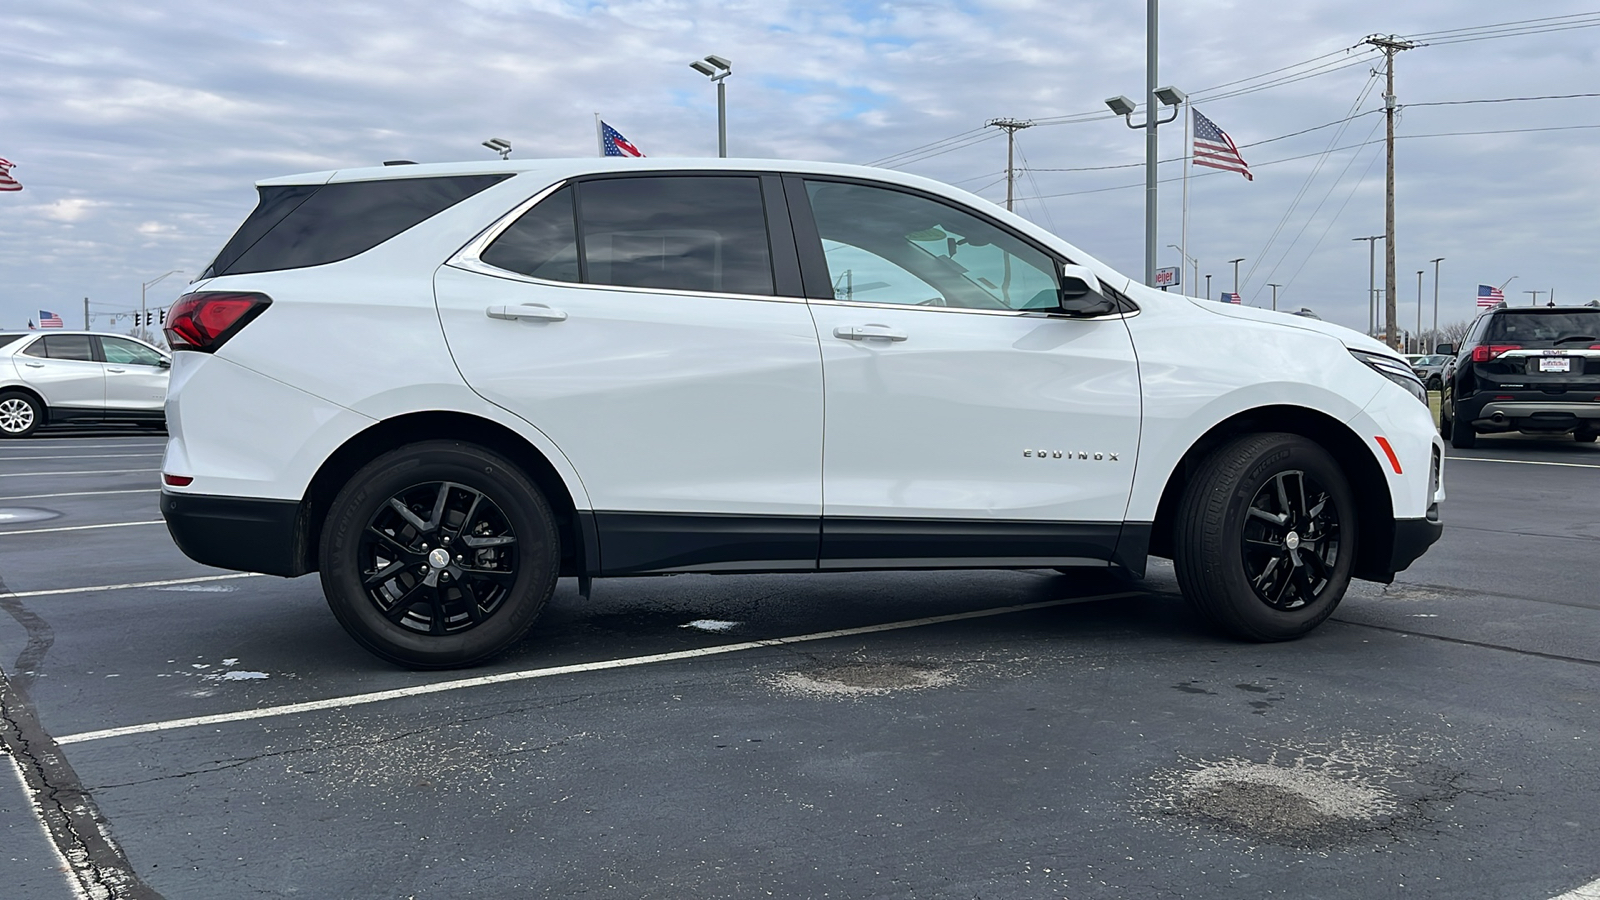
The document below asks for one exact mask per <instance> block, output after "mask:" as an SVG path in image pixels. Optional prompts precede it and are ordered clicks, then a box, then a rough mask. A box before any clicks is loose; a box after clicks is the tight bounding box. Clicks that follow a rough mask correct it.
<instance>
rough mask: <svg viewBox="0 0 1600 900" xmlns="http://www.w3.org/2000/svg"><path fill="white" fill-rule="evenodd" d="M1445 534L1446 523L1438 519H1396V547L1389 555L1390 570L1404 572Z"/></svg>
mask: <svg viewBox="0 0 1600 900" xmlns="http://www.w3.org/2000/svg"><path fill="white" fill-rule="evenodd" d="M1441 534H1444V523H1443V522H1440V521H1439V520H1438V519H1396V520H1395V522H1394V548H1393V549H1392V550H1391V551H1390V555H1389V571H1390V572H1403V571H1405V570H1406V568H1407V567H1408V566H1410V565H1411V564H1412V563H1414V562H1416V561H1417V557H1419V556H1421V555H1422V554H1424V553H1426V552H1427V550H1428V548H1429V547H1432V546H1433V544H1434V542H1435V541H1437V540H1439V536H1440V535H1441Z"/></svg>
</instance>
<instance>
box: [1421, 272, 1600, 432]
mask: <svg viewBox="0 0 1600 900" xmlns="http://www.w3.org/2000/svg"><path fill="white" fill-rule="evenodd" d="M1439 430H1440V431H1441V432H1443V433H1444V435H1445V437H1447V438H1449V440H1450V443H1451V445H1452V446H1455V447H1458V448H1467V447H1471V446H1472V445H1473V444H1475V443H1476V442H1477V438H1478V435H1480V434H1493V433H1504V432H1512V431H1520V432H1522V433H1523V434H1548V435H1560V434H1570V435H1572V436H1573V438H1574V439H1576V440H1579V441H1584V442H1590V441H1593V440H1594V439H1595V436H1596V435H1597V434H1600V301H1592V302H1590V303H1589V304H1588V305H1587V306H1547V307H1523V308H1520V309H1518V308H1512V307H1508V306H1505V305H1504V304H1502V305H1500V306H1497V307H1495V308H1493V309H1491V310H1488V311H1487V312H1485V313H1483V314H1482V315H1480V316H1479V317H1478V318H1477V320H1476V321H1475V322H1473V323H1472V330H1471V331H1470V332H1468V334H1467V339H1466V340H1465V341H1464V342H1463V343H1462V345H1461V347H1460V348H1459V350H1458V351H1457V353H1456V357H1455V359H1454V360H1452V361H1451V362H1450V363H1448V364H1447V365H1446V366H1445V370H1444V395H1443V397H1442V398H1440V403H1439Z"/></svg>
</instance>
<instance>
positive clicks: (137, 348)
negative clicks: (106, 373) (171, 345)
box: [100, 337, 161, 366]
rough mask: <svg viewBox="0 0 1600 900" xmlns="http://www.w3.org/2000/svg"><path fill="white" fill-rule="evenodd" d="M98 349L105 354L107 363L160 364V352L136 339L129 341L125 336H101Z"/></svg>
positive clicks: (131, 364)
mask: <svg viewBox="0 0 1600 900" xmlns="http://www.w3.org/2000/svg"><path fill="white" fill-rule="evenodd" d="M100 350H101V351H102V352H103V353H104V354H105V357H106V362H108V363H115V364H118V365H130V366H159V365H161V354H159V353H157V352H156V351H154V350H152V349H150V348H149V347H146V346H145V345H143V344H141V343H139V342H138V341H130V340H128V339H127V338H115V337H103V338H101V339H100Z"/></svg>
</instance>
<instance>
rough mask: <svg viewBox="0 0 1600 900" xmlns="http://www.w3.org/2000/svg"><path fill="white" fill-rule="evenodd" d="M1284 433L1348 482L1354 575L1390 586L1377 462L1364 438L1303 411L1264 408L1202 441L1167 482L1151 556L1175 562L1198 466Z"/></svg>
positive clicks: (1387, 503) (1389, 501)
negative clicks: (1312, 449)
mask: <svg viewBox="0 0 1600 900" xmlns="http://www.w3.org/2000/svg"><path fill="white" fill-rule="evenodd" d="M1261 432H1284V433H1288V434H1298V435H1300V436H1302V437H1305V438H1308V439H1310V440H1312V441H1315V442H1316V443H1317V445H1318V446H1320V447H1322V448H1323V449H1324V450H1327V451H1328V453H1329V455H1330V456H1332V457H1333V460H1334V463H1335V464H1337V465H1338V466H1339V469H1340V470H1341V471H1342V472H1344V475H1345V477H1346V478H1347V479H1348V480H1349V482H1350V490H1351V493H1353V494H1354V495H1355V497H1356V522H1357V527H1358V529H1359V533H1360V536H1361V539H1360V542H1359V544H1358V546H1357V547H1356V560H1355V568H1354V575H1355V577H1357V578H1363V579H1367V580H1371V581H1383V582H1388V581H1390V580H1392V579H1393V577H1394V575H1393V573H1392V572H1390V571H1389V566H1390V559H1391V555H1392V551H1393V544H1394V499H1393V498H1392V497H1391V496H1390V495H1389V482H1388V479H1387V478H1385V477H1384V474H1383V469H1382V467H1381V466H1379V465H1378V460H1377V457H1376V456H1374V455H1373V453H1372V451H1371V450H1370V449H1369V448H1368V447H1367V446H1366V443H1365V442H1364V441H1363V440H1362V439H1361V436H1360V435H1358V434H1356V433H1355V432H1354V431H1352V430H1350V427H1349V426H1348V425H1345V424H1344V423H1343V422H1340V421H1339V420H1338V419H1335V418H1333V417H1332V416H1329V415H1327V414H1326V413H1322V412H1318V411H1316V410H1314V409H1308V408H1306V407H1303V406H1284V405H1279V406H1262V407H1257V408H1255V409H1249V410H1245V411H1243V412H1239V413H1236V414H1234V415H1232V416H1230V417H1228V418H1226V419H1224V420H1222V421H1221V422H1218V423H1217V424H1216V425H1214V426H1212V427H1211V429H1210V430H1209V431H1207V432H1206V433H1205V434H1203V435H1201V436H1200V438H1199V439H1198V440H1196V441H1195V442H1194V443H1193V444H1192V445H1191V446H1190V447H1189V449H1188V450H1187V451H1185V452H1184V454H1183V457H1182V458H1181V459H1179V460H1178V464H1177V466H1176V467H1174V468H1173V470H1172V472H1171V473H1170V474H1169V475H1168V476H1167V482H1166V485H1165V486H1164V487H1163V488H1162V491H1161V500H1160V502H1159V503H1158V504H1157V506H1156V517H1155V521H1154V523H1152V526H1151V534H1150V555H1152V556H1160V557H1164V558H1167V559H1171V558H1172V552H1173V547H1172V544H1173V529H1174V528H1175V526H1176V523H1177V516H1178V505H1179V502H1180V501H1181V500H1182V498H1183V492H1184V489H1185V488H1186V487H1188V485H1189V482H1190V480H1191V479H1192V478H1193V477H1194V474H1195V472H1196V471H1198V469H1199V467H1200V463H1201V461H1202V460H1204V459H1205V458H1206V457H1207V456H1208V455H1210V453H1211V452H1212V451H1213V450H1215V449H1216V448H1217V447H1219V446H1221V445H1222V444H1223V443H1224V442H1226V441H1229V440H1232V439H1233V438H1236V437H1239V436H1241V435H1246V434H1256V433H1261Z"/></svg>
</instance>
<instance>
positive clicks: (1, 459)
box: [0, 451, 162, 462]
mask: <svg viewBox="0 0 1600 900" xmlns="http://www.w3.org/2000/svg"><path fill="white" fill-rule="evenodd" d="M161 454H162V451H157V452H155V453H78V454H74V455H72V456H6V455H4V454H0V462H10V461H11V460H13V459H131V458H134V457H145V456H160V455H161Z"/></svg>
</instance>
